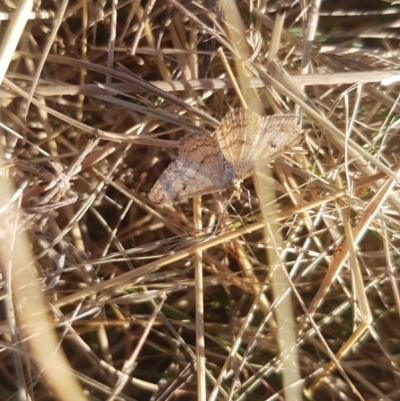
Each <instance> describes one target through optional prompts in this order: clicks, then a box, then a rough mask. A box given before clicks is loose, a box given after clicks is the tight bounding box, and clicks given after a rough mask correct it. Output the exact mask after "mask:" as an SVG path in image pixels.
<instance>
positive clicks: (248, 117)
mask: <svg viewBox="0 0 400 401" xmlns="http://www.w3.org/2000/svg"><path fill="white" fill-rule="evenodd" d="M296 121H297V117H296V116H293V115H286V116H284V115H273V116H268V117H262V116H260V115H259V114H257V113H255V112H253V111H251V110H244V109H235V110H233V111H232V112H231V113H229V114H227V115H226V117H225V118H224V119H223V120H222V123H221V126H220V127H219V128H218V129H217V131H216V136H217V139H218V142H219V145H220V148H221V152H222V153H223V155H224V156H225V158H226V160H227V161H228V163H229V164H230V165H231V166H232V169H233V170H234V172H235V174H236V176H237V177H239V178H240V179H244V178H246V177H248V176H249V175H251V174H252V173H253V172H254V163H255V162H260V161H261V162H266V163H267V162H269V161H271V160H274V159H275V158H277V157H279V156H280V155H281V154H283V153H285V152H286V151H287V150H288V149H290V148H291V147H293V146H294V145H295V144H296V143H298V142H300V139H301V137H302V135H301V133H302V131H301V128H300V126H299V125H298V124H297V123H296Z"/></svg>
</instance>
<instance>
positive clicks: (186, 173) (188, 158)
mask: <svg viewBox="0 0 400 401" xmlns="http://www.w3.org/2000/svg"><path fill="white" fill-rule="evenodd" d="M226 186H227V184H226V180H225V177H224V157H223V154H222V152H221V149H220V147H219V145H218V142H217V140H216V138H215V136H214V137H212V136H210V135H208V134H205V133H200V134H199V133H192V134H188V135H185V136H184V137H183V138H182V139H181V141H180V143H179V155H178V158H177V159H176V161H174V162H172V163H171V164H170V165H169V167H168V168H167V169H166V170H165V171H164V172H163V174H162V175H161V177H160V178H159V179H158V181H157V182H156V183H155V184H154V186H153V188H152V189H151V191H150V193H149V198H150V200H151V201H153V202H158V203H160V202H175V201H180V200H185V199H190V198H193V197H194V196H200V195H205V194H209V193H213V192H217V191H220V190H222V189H225V188H226Z"/></svg>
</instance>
